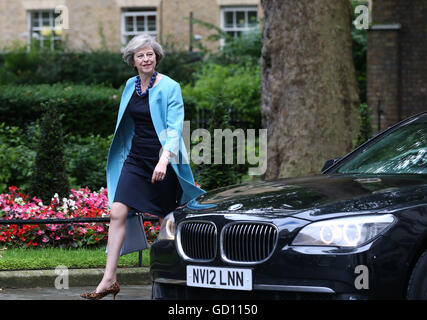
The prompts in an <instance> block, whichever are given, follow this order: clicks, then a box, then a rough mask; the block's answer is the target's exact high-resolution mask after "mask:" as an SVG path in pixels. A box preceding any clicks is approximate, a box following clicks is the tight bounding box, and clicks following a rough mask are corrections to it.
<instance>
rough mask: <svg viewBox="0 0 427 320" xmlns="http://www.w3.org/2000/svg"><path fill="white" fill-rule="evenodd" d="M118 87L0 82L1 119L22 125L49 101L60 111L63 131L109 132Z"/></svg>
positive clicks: (33, 118)
mask: <svg viewBox="0 0 427 320" xmlns="http://www.w3.org/2000/svg"><path fill="white" fill-rule="evenodd" d="M120 97H121V90H120V89H113V88H106V87H102V86H84V85H67V84H55V85H33V86H30V85H22V86H16V85H7V86H0V122H6V123H8V125H10V126H17V127H20V128H25V127H26V126H27V125H28V123H29V121H31V122H32V121H36V120H37V119H39V118H40V117H41V115H42V112H43V110H42V108H41V104H42V103H44V102H46V101H50V102H49V103H50V105H51V106H52V107H56V108H57V109H58V111H59V112H60V113H61V114H63V117H62V118H61V122H62V126H63V130H64V133H65V134H68V133H70V134H73V135H78V134H79V135H81V136H87V135H89V134H91V133H92V134H94V135H97V134H99V135H101V136H103V137H107V136H109V135H110V134H111V133H112V132H113V130H114V125H115V122H116V119H117V111H118V108H119V103H120Z"/></svg>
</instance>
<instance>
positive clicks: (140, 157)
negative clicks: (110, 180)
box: [114, 91, 180, 217]
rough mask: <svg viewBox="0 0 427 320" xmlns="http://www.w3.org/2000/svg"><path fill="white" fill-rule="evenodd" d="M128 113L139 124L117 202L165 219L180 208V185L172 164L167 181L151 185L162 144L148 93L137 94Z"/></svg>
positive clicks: (121, 175) (124, 168)
mask: <svg viewBox="0 0 427 320" xmlns="http://www.w3.org/2000/svg"><path fill="white" fill-rule="evenodd" d="M127 112H130V115H131V117H132V118H133V120H134V122H135V135H134V137H133V139H132V147H131V150H130V152H129V155H128V157H127V158H126V161H125V162H124V164H123V169H122V172H121V174H120V178H119V182H118V185H117V189H116V194H115V197H114V201H115V202H121V203H124V204H126V205H128V206H129V207H131V208H132V209H135V210H136V211H137V212H143V213H149V214H153V215H157V216H161V217H164V216H166V215H167V214H168V213H170V212H171V211H172V210H174V209H175V208H176V207H177V206H178V203H177V195H178V191H179V188H180V186H179V182H178V178H177V176H176V174H175V171H174V170H173V168H172V167H171V165H170V164H169V165H168V166H167V169H166V176H165V178H164V180H162V181H157V182H155V183H154V184H152V183H151V178H152V176H153V171H154V168H155V167H156V165H157V163H158V161H159V152H160V149H161V147H162V145H161V144H160V141H159V139H158V137H157V134H156V131H155V129H154V125H153V122H152V120H151V115H150V106H149V99H148V94H147V95H146V96H144V97H140V96H139V95H137V93H136V91H134V93H133V95H132V98H131V99H130V101H129V104H128V106H127Z"/></svg>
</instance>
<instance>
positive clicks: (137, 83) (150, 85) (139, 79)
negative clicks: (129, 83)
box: [135, 71, 157, 97]
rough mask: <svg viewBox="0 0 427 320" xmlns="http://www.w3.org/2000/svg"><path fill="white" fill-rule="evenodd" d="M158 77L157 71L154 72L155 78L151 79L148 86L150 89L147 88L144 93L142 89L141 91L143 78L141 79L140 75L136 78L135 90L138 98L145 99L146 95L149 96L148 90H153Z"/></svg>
mask: <svg viewBox="0 0 427 320" xmlns="http://www.w3.org/2000/svg"><path fill="white" fill-rule="evenodd" d="M156 76H157V71H156V72H154V74H153V76H152V77H151V80H150V83H149V84H148V87H147V89H145V91H144V92H142V89H141V78H140V77H139V75H138V76H136V80H135V90H136V93H137V94H138V96H140V97H144V96H145V95H147V93H148V89H150V88H152V87H153V84H154V82H155V81H156Z"/></svg>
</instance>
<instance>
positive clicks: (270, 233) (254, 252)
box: [221, 223, 278, 263]
mask: <svg viewBox="0 0 427 320" xmlns="http://www.w3.org/2000/svg"><path fill="white" fill-rule="evenodd" d="M277 237H278V235H277V229H276V227H275V226H273V225H270V224H264V223H233V224H230V225H228V226H226V227H225V229H224V230H223V232H222V236H221V245H222V246H221V249H222V255H223V259H224V260H226V261H229V262H243V263H257V262H262V261H264V260H266V259H268V258H269V256H270V255H271V254H272V253H273V251H274V249H275V247H276V243H277Z"/></svg>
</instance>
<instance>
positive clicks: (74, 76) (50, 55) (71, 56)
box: [0, 44, 202, 88]
mask: <svg viewBox="0 0 427 320" xmlns="http://www.w3.org/2000/svg"><path fill="white" fill-rule="evenodd" d="M164 49H165V52H166V54H165V57H164V59H163V60H162V62H161V63H160V65H159V68H158V71H159V72H164V73H165V74H168V75H169V76H171V77H172V78H173V79H175V80H176V81H178V82H180V83H188V82H191V81H192V73H193V72H194V71H196V70H197V68H198V65H199V63H200V60H201V58H202V57H201V56H200V55H198V54H190V53H188V52H187V51H185V50H181V49H179V48H177V47H176V46H174V45H173V44H166V45H165V48H164ZM1 61H3V63H1ZM135 75H136V72H135V71H134V70H133V68H132V67H130V66H128V65H127V64H126V63H125V62H124V61H123V58H122V54H121V53H120V52H111V51H108V50H106V49H104V50H99V51H93V52H65V51H60V50H56V51H50V50H42V51H40V50H35V49H32V50H31V51H29V52H27V47H26V46H14V47H12V48H10V50H9V51H8V52H7V53H4V54H1V55H0V85H2V84H3V85H6V84H56V83H59V82H62V83H70V84H80V85H98V84H101V85H104V86H106V87H113V88H120V87H121V86H122V85H123V84H124V83H126V80H127V79H129V78H130V77H133V76H135Z"/></svg>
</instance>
